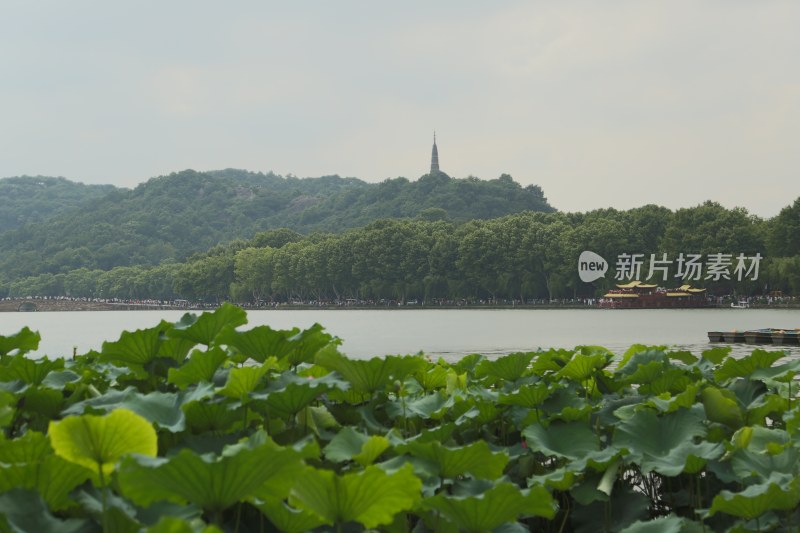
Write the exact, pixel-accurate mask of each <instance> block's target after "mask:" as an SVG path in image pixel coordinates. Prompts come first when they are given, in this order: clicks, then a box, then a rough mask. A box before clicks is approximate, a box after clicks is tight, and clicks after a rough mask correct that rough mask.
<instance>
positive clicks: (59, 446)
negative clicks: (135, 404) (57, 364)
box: [48, 409, 158, 476]
mask: <svg viewBox="0 0 800 533" xmlns="http://www.w3.org/2000/svg"><path fill="white" fill-rule="evenodd" d="M48 434H49V435H50V442H51V444H52V446H53V450H54V451H55V453H56V454H57V455H59V456H61V457H63V458H64V459H66V460H68V461H70V462H73V463H76V464H79V465H82V466H85V467H87V468H89V469H91V470H92V471H95V472H98V473H99V474H100V475H101V476H103V475H109V474H111V472H112V471H113V470H114V466H115V465H116V463H117V461H119V460H120V458H122V457H123V456H125V455H127V454H131V453H137V454H142V455H143V456H150V457H154V456H155V455H156V453H157V452H158V443H157V438H156V431H155V429H153V426H152V425H151V424H150V422H148V421H147V420H145V419H144V418H143V417H141V416H139V415H137V414H136V413H133V412H131V411H128V410H126V409H117V410H116V411H112V412H111V413H110V414H107V415H105V416H94V415H82V416H69V417H67V418H64V419H63V420H60V421H58V422H50V427H49V429H48Z"/></svg>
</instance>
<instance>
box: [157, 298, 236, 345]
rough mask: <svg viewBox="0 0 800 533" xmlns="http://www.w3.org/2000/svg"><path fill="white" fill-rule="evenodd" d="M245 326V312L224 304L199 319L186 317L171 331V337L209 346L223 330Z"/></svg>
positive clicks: (203, 314)
mask: <svg viewBox="0 0 800 533" xmlns="http://www.w3.org/2000/svg"><path fill="white" fill-rule="evenodd" d="M244 324H247V314H246V313H245V311H244V310H243V309H242V308H241V307H236V306H235V305H231V304H229V303H223V304H222V305H221V306H219V307H218V308H217V309H215V310H214V311H213V312H210V313H202V314H201V315H200V316H199V317H197V318H194V317H192V316H191V315H189V316H184V318H183V319H182V320H181V321H180V322H178V323H177V324H175V327H174V328H173V329H172V330H171V331H170V336H171V337H176V338H182V339H188V340H190V341H192V342H193V343H195V344H196V343H199V344H205V345H206V346H209V345H211V344H212V343H213V342H214V339H216V337H217V335H219V333H220V331H222V330H223V328H226V327H228V328H238V327H239V326H242V325H244Z"/></svg>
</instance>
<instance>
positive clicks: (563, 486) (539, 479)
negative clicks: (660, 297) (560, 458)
mask: <svg viewBox="0 0 800 533" xmlns="http://www.w3.org/2000/svg"><path fill="white" fill-rule="evenodd" d="M577 480H578V474H577V473H576V472H575V471H574V470H572V469H569V468H559V469H557V470H553V471H552V472H548V473H547V474H544V475H541V476H533V477H530V478H528V487H534V486H537V485H539V486H542V487H547V488H549V489H554V490H560V491H568V490H569V489H571V488H572V486H573V485H575V483H576V482H577Z"/></svg>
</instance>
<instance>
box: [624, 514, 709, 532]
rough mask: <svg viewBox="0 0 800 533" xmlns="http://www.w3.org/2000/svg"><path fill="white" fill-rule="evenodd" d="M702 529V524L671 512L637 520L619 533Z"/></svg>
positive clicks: (694, 530) (697, 530)
mask: <svg viewBox="0 0 800 533" xmlns="http://www.w3.org/2000/svg"><path fill="white" fill-rule="evenodd" d="M703 531H705V528H704V527H703V524H701V523H699V522H694V521H693V520H689V519H688V518H683V517H679V516H675V515H673V514H671V515H668V516H661V517H659V518H653V519H652V520H639V521H637V522H634V523H633V524H631V525H629V526H628V527H626V528H625V529H623V530H621V531H620V533H701V532H703Z"/></svg>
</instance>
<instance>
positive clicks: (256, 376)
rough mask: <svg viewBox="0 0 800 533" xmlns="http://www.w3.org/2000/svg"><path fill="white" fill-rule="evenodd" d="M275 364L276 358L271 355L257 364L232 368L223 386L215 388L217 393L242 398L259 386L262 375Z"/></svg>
mask: <svg viewBox="0 0 800 533" xmlns="http://www.w3.org/2000/svg"><path fill="white" fill-rule="evenodd" d="M276 365H277V359H275V358H274V357H271V358H269V359H267V360H266V361H265V362H264V363H263V364H261V365H258V366H243V367H241V368H232V369H231V371H230V373H229V374H228V380H227V381H226V382H225V386H224V387H222V388H221V389H219V390H217V393H218V394H221V395H223V396H227V397H228V398H234V399H237V400H244V399H246V398H247V397H248V396H249V395H250V393H251V392H253V391H254V390H256V389H257V388H259V387H260V386H261V382H262V380H263V379H264V376H266V375H267V372H269V371H270V370H272V369H274V368H275V367H276Z"/></svg>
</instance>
